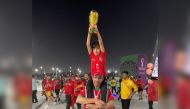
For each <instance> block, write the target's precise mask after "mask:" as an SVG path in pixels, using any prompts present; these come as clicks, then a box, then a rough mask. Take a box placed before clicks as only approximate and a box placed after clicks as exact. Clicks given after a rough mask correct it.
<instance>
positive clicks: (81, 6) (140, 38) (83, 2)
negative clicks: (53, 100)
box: [32, 0, 158, 72]
mask: <svg viewBox="0 0 190 109" xmlns="http://www.w3.org/2000/svg"><path fill="white" fill-rule="evenodd" d="M32 7H33V8H32V11H33V12H32V13H33V15H32V19H33V20H32V24H33V25H32V29H33V40H32V50H33V51H32V52H33V53H32V54H33V67H39V66H41V65H42V66H44V67H46V70H49V69H50V68H51V67H52V66H57V67H60V68H62V69H65V68H68V67H69V66H72V67H80V68H81V69H82V71H85V72H88V71H89V68H90V61H89V58H88V52H87V48H86V38H87V32H88V25H89V22H88V16H89V12H90V11H91V10H93V9H95V10H97V11H98V12H99V22H98V27H99V31H100V33H101V35H102V38H103V42H104V46H105V49H106V53H107V68H115V69H118V67H119V64H120V57H122V56H126V55H130V54H147V55H148V56H151V55H152V53H153V50H154V45H155V40H156V33H157V32H158V31H157V27H158V19H157V18H158V13H157V4H156V3H155V1H154V0H33V5H32ZM93 40H94V39H93Z"/></svg>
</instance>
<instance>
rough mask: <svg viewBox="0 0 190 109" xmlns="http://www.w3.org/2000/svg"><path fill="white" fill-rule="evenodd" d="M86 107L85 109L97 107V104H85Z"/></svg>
mask: <svg viewBox="0 0 190 109" xmlns="http://www.w3.org/2000/svg"><path fill="white" fill-rule="evenodd" d="M86 108H87V109H98V106H96V105H95V104H87V105H86Z"/></svg>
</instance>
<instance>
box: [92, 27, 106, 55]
mask: <svg viewBox="0 0 190 109" xmlns="http://www.w3.org/2000/svg"><path fill="white" fill-rule="evenodd" d="M94 28H95V29H96V34H97V37H98V42H99V45H100V50H101V52H104V51H105V48H104V44H103V40H102V36H101V35H100V32H99V30H98V27H97V25H95V26H94Z"/></svg>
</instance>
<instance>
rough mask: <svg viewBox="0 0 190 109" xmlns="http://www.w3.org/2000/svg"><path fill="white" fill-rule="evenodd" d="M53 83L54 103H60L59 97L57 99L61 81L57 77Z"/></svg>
mask: <svg viewBox="0 0 190 109" xmlns="http://www.w3.org/2000/svg"><path fill="white" fill-rule="evenodd" d="M54 83H55V90H54V91H55V94H56V100H55V101H56V102H58V101H60V97H59V93H60V89H61V79H60V77H57V78H56V79H55V81H54Z"/></svg>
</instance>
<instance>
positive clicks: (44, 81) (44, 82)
mask: <svg viewBox="0 0 190 109" xmlns="http://www.w3.org/2000/svg"><path fill="white" fill-rule="evenodd" d="M46 83H47V81H46V79H43V80H42V89H44V87H45V85H46Z"/></svg>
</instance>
